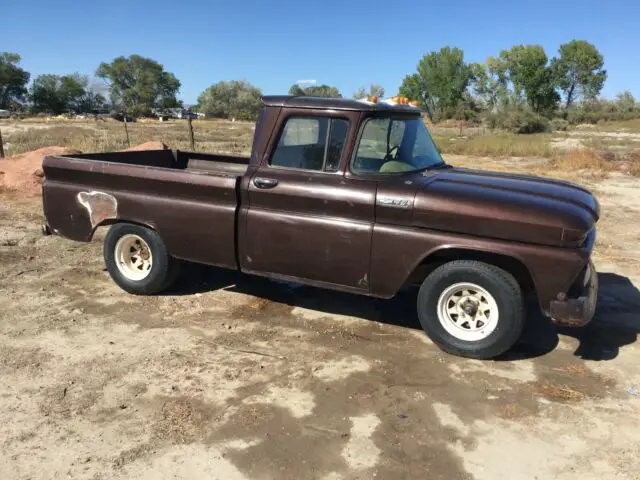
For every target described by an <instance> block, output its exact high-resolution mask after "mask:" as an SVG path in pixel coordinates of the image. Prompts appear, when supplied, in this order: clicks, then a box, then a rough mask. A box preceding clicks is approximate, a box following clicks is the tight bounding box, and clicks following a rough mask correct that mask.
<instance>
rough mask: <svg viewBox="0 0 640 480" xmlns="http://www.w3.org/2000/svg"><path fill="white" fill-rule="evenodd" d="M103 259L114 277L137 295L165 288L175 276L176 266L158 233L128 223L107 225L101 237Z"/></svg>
mask: <svg viewBox="0 0 640 480" xmlns="http://www.w3.org/2000/svg"><path fill="white" fill-rule="evenodd" d="M104 261H105V264H106V266H107V270H108V271H109V275H111V278H112V279H113V281H114V282H116V283H117V284H118V286H119V287H120V288H122V289H123V290H125V291H127V292H129V293H133V294H136V295H153V294H154V293H159V292H161V291H163V290H165V289H166V288H168V287H169V286H170V285H171V284H172V283H173V281H174V280H175V278H176V275H177V273H178V267H179V264H178V261H177V260H176V259H174V258H173V257H171V256H170V255H169V254H168V253H167V248H166V247H165V245H164V242H163V241H162V238H161V237H160V235H158V233H156V232H154V231H153V230H151V229H149V228H145V227H142V226H140V225H133V224H130V223H117V224H115V225H113V226H112V227H111V228H110V229H109V232H108V233H107V235H106V237H105V239H104Z"/></svg>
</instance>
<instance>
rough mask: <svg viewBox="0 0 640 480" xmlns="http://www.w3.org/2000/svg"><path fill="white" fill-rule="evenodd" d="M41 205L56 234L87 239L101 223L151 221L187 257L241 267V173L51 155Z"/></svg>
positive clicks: (176, 252) (169, 244)
mask: <svg viewBox="0 0 640 480" xmlns="http://www.w3.org/2000/svg"><path fill="white" fill-rule="evenodd" d="M43 168H44V172H45V177H46V180H45V184H44V186H43V198H44V210H45V216H46V218H47V222H48V224H49V226H50V227H51V228H52V229H53V231H54V232H56V233H59V234H60V235H63V236H65V237H68V238H71V239H73V240H80V241H89V240H90V239H91V237H92V235H93V232H94V230H95V228H96V227H97V226H98V225H104V224H110V223H114V222H117V221H128V222H135V223H139V224H143V225H147V226H149V227H151V228H153V229H155V230H156V231H158V233H160V235H161V236H162V238H163V240H164V241H165V243H166V245H167V248H168V249H169V252H170V253H171V254H172V255H174V256H176V257H178V258H182V259H185V260H191V261H195V262H202V263H207V264H211V265H219V266H224V267H229V268H236V256H235V212H236V208H237V202H236V184H237V182H238V179H237V178H238V177H237V176H236V175H231V174H230V175H221V174H215V175H214V174H197V173H193V172H189V171H184V170H173V169H167V168H154V167H146V166H136V165H127V164H118V163H108V162H100V161H95V160H90V161H88V160H82V159H74V158H67V157H47V158H46V159H45V161H44V163H43Z"/></svg>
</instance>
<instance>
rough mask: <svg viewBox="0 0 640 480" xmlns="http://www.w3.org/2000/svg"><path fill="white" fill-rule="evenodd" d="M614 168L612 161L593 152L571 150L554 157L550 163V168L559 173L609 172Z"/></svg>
mask: <svg viewBox="0 0 640 480" xmlns="http://www.w3.org/2000/svg"><path fill="white" fill-rule="evenodd" d="M614 166H615V161H614V160H607V159H606V158H605V157H604V156H603V155H601V154H600V153H597V152H595V151H593V150H585V149H583V150H572V151H570V152H567V153H564V154H562V155H559V156H556V157H554V158H553V160H552V161H551V167H552V168H553V169H556V170H560V171H577V170H591V171H598V172H601V171H610V170H613V167H614Z"/></svg>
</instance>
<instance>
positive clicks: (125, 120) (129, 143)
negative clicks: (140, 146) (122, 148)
mask: <svg viewBox="0 0 640 480" xmlns="http://www.w3.org/2000/svg"><path fill="white" fill-rule="evenodd" d="M124 134H125V135H126V136H127V147H128V148H131V142H130V141H129V130H128V129H127V114H125V115H124Z"/></svg>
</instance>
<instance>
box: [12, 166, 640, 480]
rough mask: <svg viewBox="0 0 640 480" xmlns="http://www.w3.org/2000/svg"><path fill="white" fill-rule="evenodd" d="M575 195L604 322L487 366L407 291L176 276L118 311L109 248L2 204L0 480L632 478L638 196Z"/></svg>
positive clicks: (536, 336)
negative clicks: (596, 219)
mask: <svg viewBox="0 0 640 480" xmlns="http://www.w3.org/2000/svg"><path fill="white" fill-rule="evenodd" d="M478 162H480V163H481V160H478ZM587 183H588V186H589V187H591V188H593V189H594V191H595V192H596V193H597V195H598V196H599V199H600V201H601V203H602V211H603V218H602V219H601V221H600V223H599V226H600V229H599V237H598V242H597V253H596V256H595V262H596V266H597V268H598V270H599V271H600V283H601V293H600V298H599V307H598V313H597V316H596V319H595V320H594V321H593V322H592V324H591V325H590V326H589V327H587V328H585V329H580V330H568V329H567V330H565V329H556V328H554V327H553V326H552V325H551V324H550V323H549V322H548V321H546V320H544V319H543V318H540V317H539V316H537V315H535V314H532V315H530V318H529V321H528V324H527V327H526V330H525V333H524V335H523V337H522V339H521V341H520V343H519V344H518V345H517V347H516V348H514V349H513V351H511V352H509V353H508V354H507V355H505V356H504V358H501V359H499V360H496V361H473V360H467V359H462V358H458V357H453V356H450V355H447V354H444V353H442V352H441V351H440V350H439V349H438V348H436V347H435V346H434V345H433V344H432V343H431V342H430V341H429V340H428V339H427V338H426V336H425V335H424V333H423V332H422V331H421V330H420V329H419V325H418V322H417V319H416V313H415V309H414V303H415V292H412V291H407V292H403V293H401V294H400V295H399V296H398V297H397V298H395V299H393V300H390V301H380V300H371V299H366V298H361V297H356V296H351V295H346V294H337V293H333V292H327V291H322V290H318V289H313V288H307V287H299V286H296V285H289V284H282V283H276V282H271V281H268V280H264V279H257V278H251V277H246V276H242V275H239V274H235V273H233V272H225V271H220V270H215V269H209V268H205V267H198V266H193V265H190V266H188V267H187V268H186V269H185V270H184V271H183V274H182V277H181V279H180V282H179V286H178V287H177V288H176V289H174V290H173V291H171V292H168V293H167V294H165V295H161V296H156V297H145V298H143V297H135V296H131V295H128V294H126V293H125V292H123V291H121V290H120V289H118V287H116V285H115V284H114V283H113V282H112V281H111V280H110V278H109V277H108V274H107V272H106V271H105V268H104V264H103V260H102V244H101V241H100V240H101V239H102V238H103V236H104V231H100V232H99V234H98V235H97V237H96V238H95V239H94V242H92V243H90V244H80V243H73V242H71V241H68V240H65V239H62V238H59V237H55V236H49V237H46V236H42V235H41V233H40V225H41V223H42V214H41V205H40V203H39V199H37V198H35V199H34V198H32V199H22V198H18V197H16V196H14V195H11V194H7V193H4V194H2V195H0V375H1V377H0V378H1V379H2V388H0V478H1V479H7V480H10V479H33V480H35V479H58V478H60V479H61V478H65V479H67V478H72V479H154V480H155V479H174V478H188V479H208V480H212V479H220V480H245V479H259V480H262V479H264V480H267V479H320V480H340V479H345V480H346V479H372V478H380V479H400V478H403V479H404V478H407V479H418V478H420V479H422V478H429V479H434V480H435V479H447V480H455V479H476V480H495V479H498V478H508V479H510V480H519V479H541V480H542V479H559V480H566V479H580V480H589V479H598V480H601V479H638V478H640V373H639V372H638V365H639V364H640V347H639V346H638V343H637V334H638V331H640V292H639V291H638V289H637V286H638V285H640V247H639V246H638V245H640V243H639V240H640V230H638V227H637V223H638V219H639V218H640V195H639V194H638V187H639V186H640V183H639V181H638V180H637V179H632V178H631V177H627V176H622V175H619V176H615V175H612V176H610V177H609V178H607V179H604V180H598V181H595V180H594V181H593V182H591V183H589V182H587Z"/></svg>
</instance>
